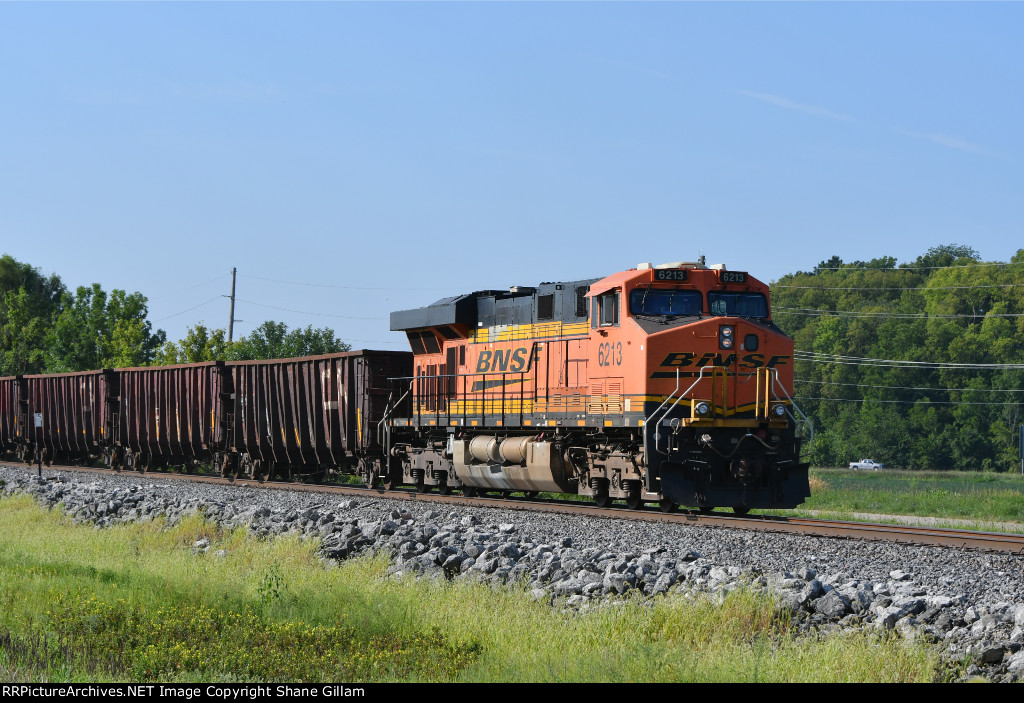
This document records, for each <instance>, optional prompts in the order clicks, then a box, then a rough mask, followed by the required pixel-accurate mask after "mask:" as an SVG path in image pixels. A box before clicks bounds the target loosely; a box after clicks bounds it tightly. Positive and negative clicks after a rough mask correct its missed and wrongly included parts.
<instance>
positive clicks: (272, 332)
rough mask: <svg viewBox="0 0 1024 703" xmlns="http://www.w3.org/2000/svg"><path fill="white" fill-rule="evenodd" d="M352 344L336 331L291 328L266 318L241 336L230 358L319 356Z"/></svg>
mask: <svg viewBox="0 0 1024 703" xmlns="http://www.w3.org/2000/svg"><path fill="white" fill-rule="evenodd" d="M351 348H352V347H351V346H349V345H348V344H346V343H345V342H342V341H341V340H340V339H338V338H337V337H335V336H334V330H332V329H330V328H328V327H324V328H323V329H313V327H312V325H310V326H308V327H306V328H305V329H302V328H301V327H297V328H295V329H294V330H292V331H290V332H289V331H288V326H287V325H286V324H285V323H283V322H274V321H273V320H267V321H266V322H264V323H263V324H261V325H260V326H259V327H257V328H256V329H254V330H253V331H252V332H251V333H250V334H248V335H246V336H245V337H242V338H241V339H239V340H238V341H237V342H235V343H234V344H233V345H231V348H230V350H229V352H228V354H229V356H230V358H231V359H234V360H239V361H241V360H246V359H288V358H292V357H297V356H316V355H318V354H333V353H335V352H343V351H348V350H349V349H351Z"/></svg>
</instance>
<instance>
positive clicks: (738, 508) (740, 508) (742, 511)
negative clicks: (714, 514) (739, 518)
mask: <svg viewBox="0 0 1024 703" xmlns="http://www.w3.org/2000/svg"><path fill="white" fill-rule="evenodd" d="M732 511H733V512H734V513H736V514H737V515H746V514H747V513H749V512H750V508H748V507H747V506H745V505H734V506H733V508H732Z"/></svg>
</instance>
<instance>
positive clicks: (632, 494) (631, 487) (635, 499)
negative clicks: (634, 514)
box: [622, 480, 644, 510]
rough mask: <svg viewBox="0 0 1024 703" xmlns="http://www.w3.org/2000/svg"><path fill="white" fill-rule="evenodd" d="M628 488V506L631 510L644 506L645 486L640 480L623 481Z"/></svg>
mask: <svg viewBox="0 0 1024 703" xmlns="http://www.w3.org/2000/svg"><path fill="white" fill-rule="evenodd" d="M622 483H623V487H624V488H625V489H626V507H627V508H629V509H630V510H639V509H640V508H642V507H644V498H643V493H642V491H643V487H642V486H641V484H640V482H639V481H633V480H630V481H623V482H622Z"/></svg>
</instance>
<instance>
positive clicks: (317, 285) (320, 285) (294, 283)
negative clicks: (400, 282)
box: [239, 273, 451, 291]
mask: <svg viewBox="0 0 1024 703" xmlns="http://www.w3.org/2000/svg"><path fill="white" fill-rule="evenodd" d="M239 275H240V276H241V277H242V278H254V279H256V280H257V281H270V282H271V283H284V284H286V285H289V286H307V287H311V288H338V289H341V290H394V291H446V290H451V289H450V288H399V287H397V286H387V287H383V288H375V287H372V286H339V285H335V284H332V283H309V282H307V281H282V280H279V279H277V278H264V277H262V276H249V275H247V274H244V273H243V274H239Z"/></svg>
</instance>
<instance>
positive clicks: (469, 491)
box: [462, 486, 480, 498]
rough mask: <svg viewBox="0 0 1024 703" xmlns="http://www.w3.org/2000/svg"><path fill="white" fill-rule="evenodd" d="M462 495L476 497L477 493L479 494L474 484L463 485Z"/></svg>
mask: <svg viewBox="0 0 1024 703" xmlns="http://www.w3.org/2000/svg"><path fill="white" fill-rule="evenodd" d="M462 495H464V496H466V497H467V498H476V497H477V496H478V495H480V492H479V491H478V490H477V489H476V486H463V487H462Z"/></svg>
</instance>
